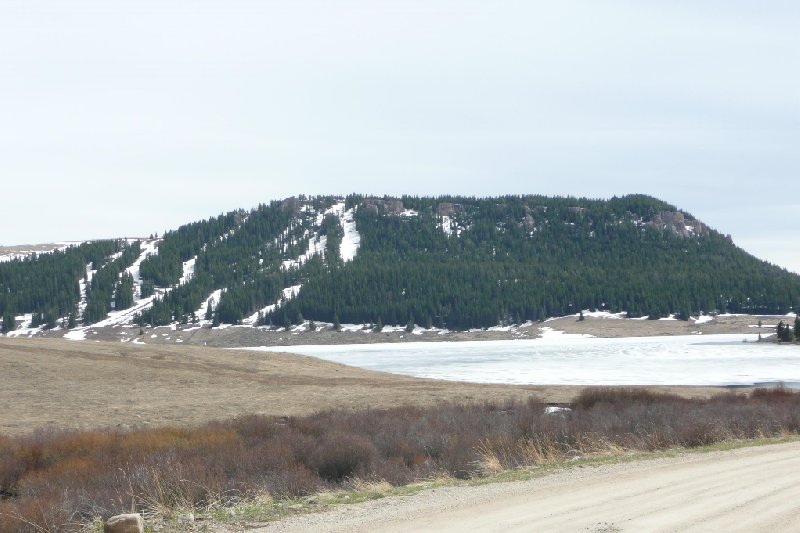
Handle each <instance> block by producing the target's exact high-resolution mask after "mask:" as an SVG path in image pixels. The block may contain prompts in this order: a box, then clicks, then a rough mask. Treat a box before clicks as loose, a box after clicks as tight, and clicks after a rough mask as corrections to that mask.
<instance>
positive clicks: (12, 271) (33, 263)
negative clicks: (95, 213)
mask: <svg viewBox="0 0 800 533" xmlns="http://www.w3.org/2000/svg"><path fill="white" fill-rule="evenodd" d="M121 246H122V243H121V242H119V241H110V240H105V241H95V242H88V243H83V244H81V245H79V246H71V247H69V248H67V249H65V250H61V251H54V252H51V253H46V254H34V255H31V256H30V257H27V258H25V259H17V260H13V261H8V262H3V263H0V315H3V316H6V315H9V316H13V315H18V314H25V313H32V314H33V315H34V316H33V319H34V322H36V323H37V325H43V324H44V325H51V326H54V325H56V322H57V320H58V318H59V317H64V316H67V315H69V314H70V313H74V312H75V311H76V309H77V307H78V302H80V297H81V293H80V285H79V280H80V279H82V278H84V277H85V275H86V268H87V265H89V264H91V265H101V264H102V263H103V262H105V260H106V258H107V257H108V256H109V255H111V254H113V253H115V252H117V251H118V250H119V249H120V248H121Z"/></svg>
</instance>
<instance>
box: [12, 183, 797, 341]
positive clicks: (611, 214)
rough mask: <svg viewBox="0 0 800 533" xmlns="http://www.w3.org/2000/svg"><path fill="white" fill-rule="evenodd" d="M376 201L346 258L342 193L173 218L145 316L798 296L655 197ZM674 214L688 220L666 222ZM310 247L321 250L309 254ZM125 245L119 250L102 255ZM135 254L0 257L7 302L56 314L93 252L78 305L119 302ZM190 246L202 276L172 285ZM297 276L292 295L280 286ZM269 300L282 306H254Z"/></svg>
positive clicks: (405, 311) (489, 322)
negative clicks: (214, 297) (338, 205)
mask: <svg viewBox="0 0 800 533" xmlns="http://www.w3.org/2000/svg"><path fill="white" fill-rule="evenodd" d="M383 200H384V201H375V200H370V202H372V203H371V204H369V205H370V207H371V208H368V207H367V206H366V204H364V197H362V196H358V195H351V196H349V197H347V198H346V199H345V205H346V208H347V209H351V208H355V221H356V224H357V229H358V232H359V235H360V238H361V244H360V248H359V251H358V255H357V256H356V258H355V259H354V260H353V261H349V262H347V263H345V262H343V260H342V258H341V257H340V252H339V250H340V245H341V242H342V238H343V228H342V226H341V224H340V222H339V217H337V216H321V214H322V213H324V212H325V211H326V210H327V209H328V208H329V207H331V206H332V205H333V203H334V202H335V201H336V199H335V198H333V197H314V198H304V197H301V198H299V199H292V200H287V201H284V202H271V203H270V204H262V205H259V206H258V207H257V208H256V209H253V210H252V211H250V212H244V211H232V212H230V213H228V214H225V215H220V216H218V217H216V218H211V219H208V220H206V221H200V222H195V223H192V224H187V225H185V226H181V227H180V228H178V229H177V230H175V231H169V232H167V233H166V234H165V235H164V238H163V240H162V241H161V242H160V244H159V247H158V253H157V255H151V256H150V257H148V258H147V259H145V260H144V261H142V263H141V267H140V274H141V278H142V284H141V293H140V295H141V296H142V297H148V296H151V295H153V294H158V296H157V297H156V298H155V300H154V302H153V305H152V307H150V308H149V309H146V310H145V311H143V312H142V313H141V314H140V315H139V316H137V318H136V322H137V323H138V324H140V325H145V324H149V325H154V326H155V325H164V324H169V323H172V322H186V323H188V322H189V321H195V320H196V318H197V317H196V316H195V313H196V311H197V310H198V309H199V308H200V307H201V305H202V304H203V302H205V300H206V299H207V298H208V297H209V295H210V294H212V293H213V292H214V291H216V290H222V293H221V296H220V297H219V298H218V301H216V302H214V303H213V304H212V305H211V306H209V310H208V313H207V314H206V316H205V317H204V318H205V319H206V320H212V322H213V323H214V324H220V323H238V322H241V321H243V320H245V319H246V318H247V317H250V316H253V315H256V314H257V316H258V324H260V325H267V324H270V325H272V324H274V325H278V326H285V325H286V324H289V325H290V326H291V325H293V324H299V323H302V321H303V319H304V317H305V318H308V319H311V320H315V321H325V322H332V323H333V324H334V325H335V327H337V328H338V326H339V323H340V320H341V321H343V322H346V323H370V324H375V325H377V324H381V325H384V324H385V325H393V326H403V325H408V324H409V317H411V319H410V320H411V325H412V326H413V325H414V324H419V325H422V326H424V327H426V328H430V327H443V328H450V329H459V330H460V329H469V328H481V327H489V326H494V325H497V324H511V323H521V322H525V321H529V320H543V319H545V318H547V317H550V316H559V315H568V314H579V313H581V312H582V310H584V309H592V310H595V309H601V310H609V311H614V312H618V311H626V312H627V313H628V316H629V317H643V316H648V317H649V318H651V319H653V320H655V319H658V318H660V317H666V316H669V315H673V314H676V315H677V316H678V317H679V318H681V319H684V320H686V319H688V317H689V316H690V315H692V314H695V313H698V312H700V311H704V312H715V311H719V312H725V311H727V312H734V313H752V314H785V313H786V312H788V311H789V310H791V309H793V308H795V307H797V306H798V305H800V276H797V275H795V274H792V273H789V272H788V271H786V270H784V269H780V268H778V267H776V266H774V265H770V264H768V263H765V262H763V261H759V260H758V259H756V258H754V257H752V256H751V255H749V254H747V253H746V252H744V251H743V250H741V249H739V248H737V247H736V246H734V245H733V244H732V243H731V242H730V241H729V240H728V239H727V238H725V237H724V236H722V235H720V234H719V233H717V232H716V231H713V230H711V231H707V230H706V229H705V228H704V227H703V226H699V225H698V223H697V222H696V221H695V220H694V219H693V217H692V216H691V215H689V214H687V213H677V209H676V208H675V207H674V206H671V205H669V204H666V203H664V202H662V201H660V200H657V199H654V198H651V197H648V196H644V195H630V196H625V197H621V198H612V199H611V200H607V201H606V200H591V199H577V198H548V197H544V196H505V197H498V198H484V199H476V198H468V197H440V198H422V197H403V198H401V199H400V200H401V201H402V208H403V209H406V210H408V209H410V210H413V211H415V212H416V213H417V214H416V215H415V216H405V215H403V214H401V211H400V209H398V207H397V204H399V202H397V201H396V200H397V199H392V198H384V199H383ZM448 204H450V205H448ZM387 206H390V207H387ZM439 213H444V214H446V215H447V217H448V218H447V221H448V225H450V224H451V223H452V225H453V227H454V228H455V231H453V232H452V234H448V232H446V231H443V228H442V224H443V222H444V221H445V219H444V218H443V217H442V216H440V215H439ZM676 214H679V215H680V220H681V223H683V221H685V222H686V225H687V226H688V225H693V228H694V230H695V231H694V232H693V233H691V234H689V233H688V231H683V230H682V227H683V226H669V225H667V224H662V223H661V221H662V220H664V219H665V218H668V217H666V215H670V216H672V215H676ZM698 227H700V228H702V229H700V230H697V228H698ZM448 229H449V228H448ZM310 239H320V241H317V242H310ZM322 239H325V244H324V246H322V244H321V243H322ZM310 247H311V248H318V249H319V248H320V247H321V248H322V249H323V250H324V254H317V255H314V256H313V257H312V258H309V257H307V256H306V251H307V250H309V248H310ZM134 248H135V249H134ZM117 251H122V252H123V254H122V256H121V257H119V258H118V259H117V260H115V261H111V262H108V261H107V258H108V257H109V256H110V255H111V254H113V253H114V252H117ZM139 255H140V250H139V245H138V243H135V244H134V245H133V246H129V247H128V246H127V245H125V244H124V243H122V242H121V241H119V242H116V241H102V242H98V243H91V244H86V245H82V246H80V247H75V248H72V249H69V250H66V251H64V252H56V253H54V254H47V255H43V256H40V257H33V258H30V259H26V260H24V261H16V262H11V263H3V264H0V314H3V315H5V314H6V313H7V312H8V313H10V314H12V315H13V314H21V313H33V315H34V322H36V323H39V324H47V325H53V324H55V323H56V322H57V321H58V320H60V319H61V318H60V317H67V316H69V315H70V314H77V307H78V301H79V298H80V289H79V283H78V281H79V280H80V278H81V277H82V276H84V272H85V269H86V265H87V263H92V264H93V265H94V268H95V269H97V270H98V271H97V273H96V274H95V276H94V277H93V279H92V281H91V283H90V284H89V286H88V287H87V302H86V309H85V312H84V315H83V317H82V318H83V321H84V322H85V323H87V324H89V323H94V322H97V321H99V320H102V319H103V318H104V317H105V316H106V315H107V313H108V311H109V309H111V306H112V303H113V306H114V307H115V308H117V309H122V308H127V307H129V306H130V305H131V304H132V303H133V299H134V290H133V287H132V279H131V278H130V276H122V275H121V274H122V272H123V271H124V270H125V268H127V266H128V265H130V264H131V262H132V261H133V260H135V258H136V257H138V256H139ZM192 258H194V275H193V276H192V277H191V279H189V280H186V281H184V282H183V283H180V284H178V282H179V280H180V279H181V275H182V273H183V263H184V262H186V261H188V260H190V259H192ZM297 285H302V290H301V291H300V293H299V295H298V296H297V297H296V298H288V297H286V298H284V297H283V296H282V291H283V290H284V289H287V288H289V287H293V286H297ZM267 306H274V307H272V309H271V310H270V312H263V313H259V311H260V310H263V309H264V308H265V307H267ZM789 332H790V333H792V331H791V329H789Z"/></svg>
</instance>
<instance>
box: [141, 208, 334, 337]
mask: <svg viewBox="0 0 800 533" xmlns="http://www.w3.org/2000/svg"><path fill="white" fill-rule="evenodd" d="M306 203H307V204H308V205H310V206H311V207H313V209H314V211H315V213H316V212H320V211H324V210H325V209H326V208H327V207H330V205H331V204H332V203H333V198H330V197H319V198H314V199H310V200H308V201H307V202H306ZM237 221H238V222H239V225H238V226H231V225H230V224H235V223H236V222H237ZM315 221H316V214H311V213H307V212H305V211H299V212H296V211H294V210H293V209H291V208H289V207H286V206H285V205H284V204H283V203H282V202H271V203H270V204H269V205H267V204H262V205H259V206H258V207H257V208H256V209H254V210H252V211H250V212H249V213H247V215H246V216H245V214H244V213H242V212H233V213H229V214H228V215H226V216H225V217H222V218H221V219H219V218H218V219H217V220H216V222H214V221H213V220H212V221H208V222H205V223H198V224H199V225H193V224H189V225H187V226H182V227H181V228H180V229H178V230H177V231H175V232H170V233H168V234H166V235H165V237H164V242H162V245H161V247H159V255H161V253H162V249H164V246H165V243H167V242H169V244H168V248H166V249H165V251H166V252H167V254H168V255H172V256H174V260H173V261H172V263H171V264H173V265H177V266H176V267H175V268H176V270H175V272H176V274H175V275H174V276H172V278H170V279H169V280H166V281H168V282H170V283H175V282H176V281H177V280H178V279H179V278H180V275H181V272H182V261H186V260H188V259H191V258H192V257H194V256H196V261H195V271H194V276H193V277H192V279H191V280H189V281H188V282H187V283H184V284H182V285H180V286H178V287H176V288H174V289H173V290H171V291H170V292H169V293H168V294H166V295H164V296H163V297H161V298H158V299H156V301H155V302H154V303H153V306H152V307H151V308H150V309H148V310H146V311H144V312H143V313H142V314H141V315H140V316H138V317H137V319H136V321H137V323H139V324H151V325H154V326H157V325H164V324H169V323H170V322H172V321H174V320H180V319H181V317H182V315H184V314H189V313H192V312H194V311H196V310H197V309H199V308H200V306H201V305H202V304H203V302H204V301H205V300H206V298H208V296H209V294H211V293H212V292H213V291H215V290H217V289H225V290H224V292H223V293H222V295H221V297H220V299H219V301H218V302H215V305H214V310H213V318H211V320H213V322H214V323H215V324H219V323H227V324H235V323H238V322H240V321H241V320H243V319H244V318H246V317H248V316H250V315H252V314H254V313H256V312H257V311H258V310H259V309H261V308H263V307H265V306H267V305H270V304H274V303H276V302H277V301H278V299H279V298H280V295H281V289H283V288H285V287H289V286H292V285H295V284H297V283H298V282H299V280H300V278H301V277H303V276H308V275H309V273H310V272H322V271H323V270H324V265H323V264H322V262H321V260H320V259H319V258H318V257H317V258H315V259H313V260H311V261H308V262H307V263H305V264H303V265H300V266H299V267H297V268H289V269H285V268H282V267H281V264H282V262H283V261H284V260H285V259H287V258H290V259H292V258H298V257H299V256H301V255H302V254H304V253H305V252H306V250H307V249H308V244H309V243H308V239H309V235H310V234H311V233H312V230H314V231H316V228H314V227H313V226H314V223H315ZM334 223H335V225H334ZM203 225H205V226H203ZM322 226H323V228H324V231H325V232H326V234H328V238H329V239H331V238H333V239H336V238H339V237H338V231H339V230H338V229H337V228H338V222H337V221H336V220H335V219H334V220H333V221H328V220H327V219H326V221H325V222H324V223H323V225H322ZM209 228H216V229H215V230H214V231H219V230H223V231H224V238H222V237H215V238H212V239H211V240H210V241H208V242H206V243H205V245H203V244H202V243H201V240H200V237H198V236H197V235H198V233H202V232H208V231H211V229H209ZM211 232H212V233H213V231H211ZM203 234H205V233H203ZM337 247H338V245H337ZM170 250H172V251H170ZM177 250H182V251H183V252H182V255H181V254H179V253H178V252H177ZM148 261H149V259H148V260H146V261H143V262H142V265H144V264H145V263H147V262H148ZM158 265H161V267H164V265H166V263H158ZM155 266H157V265H156V264H155V263H151V264H150V266H148V267H147V269H152V271H155ZM161 267H159V268H161ZM165 268H166V267H165ZM147 269H145V270H144V271H141V272H142V277H143V279H144V278H147V276H148V275H151V274H149V272H151V270H147ZM145 272H148V274H145ZM162 281H163V280H162ZM155 284H156V285H159V282H158V280H156V281H155ZM295 311H296V312H295V313H294V316H295V317H296V316H297V315H298V314H299V309H296V310H295ZM269 318H271V317H265V318H264V321H266V322H268V321H269ZM291 320H292V319H291V317H290V322H291ZM274 323H276V324H281V323H283V318H282V317H281V318H280V319H279V320H275V321H274Z"/></svg>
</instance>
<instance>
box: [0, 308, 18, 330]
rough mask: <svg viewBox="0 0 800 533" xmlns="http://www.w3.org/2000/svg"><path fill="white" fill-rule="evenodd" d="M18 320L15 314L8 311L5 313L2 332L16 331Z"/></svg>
mask: <svg viewBox="0 0 800 533" xmlns="http://www.w3.org/2000/svg"><path fill="white" fill-rule="evenodd" d="M16 327H17V326H16V321H15V320H14V315H13V314H11V313H9V312H6V313H3V328H2V333H8V332H9V331H14V330H15V329H16Z"/></svg>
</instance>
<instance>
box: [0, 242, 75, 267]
mask: <svg viewBox="0 0 800 533" xmlns="http://www.w3.org/2000/svg"><path fill="white" fill-rule="evenodd" d="M80 244H83V241H61V242H54V243H52V244H22V245H18V246H0V263H3V262H6V261H13V260H14V259H25V258H26V257H28V256H31V255H33V254H45V253H50V252H55V251H63V250H66V249H67V248H69V247H70V246H78V245H80Z"/></svg>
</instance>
